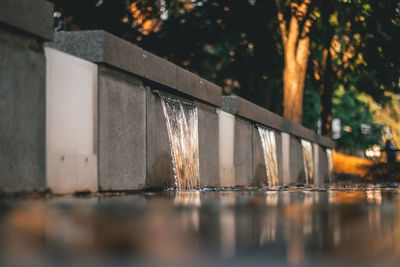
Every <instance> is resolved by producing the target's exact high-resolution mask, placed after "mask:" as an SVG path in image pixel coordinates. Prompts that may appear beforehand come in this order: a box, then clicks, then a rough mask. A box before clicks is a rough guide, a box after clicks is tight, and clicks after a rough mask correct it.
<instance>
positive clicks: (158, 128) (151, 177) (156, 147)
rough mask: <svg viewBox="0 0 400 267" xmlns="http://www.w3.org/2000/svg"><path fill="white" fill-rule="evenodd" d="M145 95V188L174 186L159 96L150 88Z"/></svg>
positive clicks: (166, 131) (169, 151)
mask: <svg viewBox="0 0 400 267" xmlns="http://www.w3.org/2000/svg"><path fill="white" fill-rule="evenodd" d="M146 94H147V149H146V151H147V166H146V169H147V171H146V173H147V186H148V187H150V188H160V187H164V186H167V187H172V186H175V179H174V171H173V166H172V158H171V149H170V145H169V139H168V130H167V125H166V122H165V117H164V113H163V110H162V106H161V102H160V96H159V95H158V94H154V93H153V92H152V90H151V88H150V87H147V88H146Z"/></svg>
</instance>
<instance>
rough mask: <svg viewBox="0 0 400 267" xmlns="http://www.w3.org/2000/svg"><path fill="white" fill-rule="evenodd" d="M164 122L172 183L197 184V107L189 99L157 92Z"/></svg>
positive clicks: (185, 187) (187, 187)
mask: <svg viewBox="0 0 400 267" xmlns="http://www.w3.org/2000/svg"><path fill="white" fill-rule="evenodd" d="M160 97H161V103H162V107H163V111H164V116H165V120H166V123H167V129H168V136H169V143H170V147H171V156H172V161H173V162H172V163H173V168H174V174H175V185H176V187H177V188H178V190H179V191H183V190H192V189H197V188H199V184H200V181H199V143H198V128H197V108H196V106H195V105H194V104H192V103H187V102H185V101H181V100H179V99H177V98H170V97H168V96H165V95H160Z"/></svg>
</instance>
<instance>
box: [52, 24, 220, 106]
mask: <svg viewBox="0 0 400 267" xmlns="http://www.w3.org/2000/svg"><path fill="white" fill-rule="evenodd" d="M47 45H48V46H50V47H53V48H56V49H59V50H61V51H64V52H67V53H70V54H73V55H76V56H78V57H81V58H84V59H87V60H90V61H92V62H96V63H103V64H107V65H111V66H114V67H117V68H119V69H122V70H124V71H127V72H130V73H132V74H135V75H137V76H140V77H143V78H146V79H148V80H150V81H152V82H156V83H158V84H161V85H164V86H167V87H169V88H170V89H172V90H176V91H177V92H180V93H184V94H187V95H190V96H191V97H194V98H197V99H199V100H202V101H204V102H206V103H209V104H212V105H214V106H220V104H221V92H222V90H221V87H219V86H217V85H215V84H213V83H211V82H209V81H206V80H204V79H202V78H200V77H199V76H197V75H195V74H192V73H190V72H188V71H186V70H184V69H182V68H180V67H178V66H176V65H174V64H172V63H171V62H169V61H167V60H165V59H163V58H161V57H158V56H156V55H154V54H152V53H150V52H147V51H145V50H143V49H141V48H140V47H137V46H135V45H133V44H131V43H129V42H127V41H125V40H122V39H120V38H118V37H116V36H114V35H112V34H110V33H108V32H104V31H101V30H95V31H74V32H57V33H55V37H54V41H53V42H51V43H48V44H47Z"/></svg>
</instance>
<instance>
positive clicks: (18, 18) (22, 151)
mask: <svg viewBox="0 0 400 267" xmlns="http://www.w3.org/2000/svg"><path fill="white" fill-rule="evenodd" d="M52 16H53V6H52V5H51V4H49V3H48V2H44V1H39V0H37V1H34V0H2V1H1V8H0V129H1V130H0V191H5V192H19V191H32V190H39V191H43V190H45V189H46V163H45V161H46V156H45V152H46V140H45V119H46V113H45V112H46V109H45V103H46V101H45V100H46V94H45V83H46V61H45V56H44V51H43V43H44V42H45V41H48V40H51V38H52V34H53V30H52V28H53V21H52Z"/></svg>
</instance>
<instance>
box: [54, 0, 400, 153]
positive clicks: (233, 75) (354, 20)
mask: <svg viewBox="0 0 400 267" xmlns="http://www.w3.org/2000/svg"><path fill="white" fill-rule="evenodd" d="M51 2H53V3H54V4H55V12H54V19H55V24H54V27H55V30H56V31H73V30H89V29H104V30H106V31H109V32H111V33H113V34H115V35H117V36H119V37H121V38H123V39H125V40H128V41H129V42H132V43H134V44H136V45H138V46H140V47H142V48H143V49H145V50H148V51H151V52H153V53H155V54H157V55H159V56H162V57H164V58H166V59H168V60H169V61H172V62H174V63H175V64H177V65H179V66H182V67H184V68H186V69H187V70H189V71H191V72H194V73H197V74H198V75H200V76H202V77H204V78H206V79H208V80H210V81H212V82H214V83H216V84H218V85H220V86H221V87H222V88H223V91H224V93H225V94H231V93H234V94H237V95H239V96H242V97H244V98H246V99H248V100H250V101H252V102H255V103H256V104H258V105H260V106H263V107H265V108H267V109H269V110H271V111H273V112H275V113H277V114H280V115H283V111H284V104H283V91H284V90H283V87H284V84H283V70H284V66H285V58H284V55H285V49H284V45H283V39H282V38H281V36H282V33H281V29H280V22H282V21H286V22H288V23H287V28H288V29H287V30H288V31H289V33H288V34H290V31H292V28H290V23H289V22H290V20H291V19H292V18H293V17H294V14H295V12H298V10H299V9H300V5H301V4H302V3H307V4H308V11H307V12H306V13H305V14H300V15H298V14H297V13H296V14H297V17H296V18H297V19H299V16H300V19H299V24H300V26H303V25H302V23H303V24H305V22H306V19H307V18H308V19H310V21H311V22H312V25H311V27H309V33H308V34H307V38H309V58H308V64H306V73H305V80H304V92H303V99H302V103H303V113H302V120H301V121H302V124H303V125H304V126H306V127H308V128H311V129H314V130H316V131H318V132H319V133H320V134H323V135H327V136H331V137H332V138H333V139H334V140H335V141H336V144H337V147H336V149H337V151H338V152H344V153H345V154H350V155H355V156H358V157H362V158H365V157H370V158H377V157H381V156H382V153H381V150H382V148H383V145H384V143H383V142H384V141H385V140H386V139H388V138H389V139H392V140H393V142H394V143H395V144H400V127H399V119H400V95H399V93H400V90H399V89H400V53H399V51H400V50H399V49H400V3H399V2H398V1H396V0H375V1H367V0H328V1H321V0H313V1H311V0H309V1H259V0H241V1H228V0H137V1H131V0H112V1H111V0H84V1H81V0H51ZM278 4H279V7H280V9H278V8H277V7H278ZM295 8H297V10H295ZM278 13H280V14H282V15H283V16H282V17H281V18H280V19H279V20H278ZM302 16H303V17H304V19H303V22H302V20H301V17H302ZM299 40H300V39H299ZM300 101H301V99H300ZM321 122H322V123H321ZM374 145H375V147H374ZM377 150H379V152H376V151H377Z"/></svg>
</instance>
